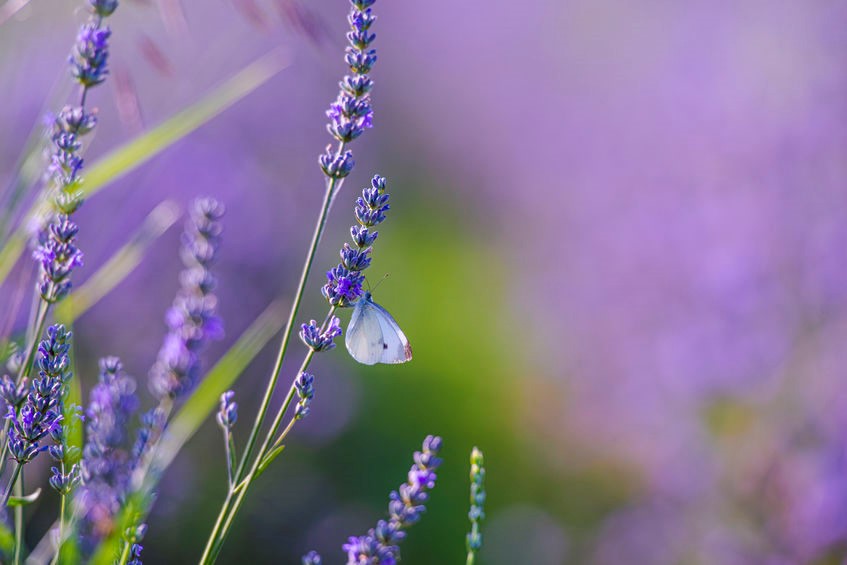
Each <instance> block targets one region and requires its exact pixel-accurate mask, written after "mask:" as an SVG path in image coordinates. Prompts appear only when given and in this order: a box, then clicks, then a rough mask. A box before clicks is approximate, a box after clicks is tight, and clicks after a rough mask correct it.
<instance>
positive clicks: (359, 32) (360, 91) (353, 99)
mask: <svg viewBox="0 0 847 565" xmlns="http://www.w3.org/2000/svg"><path fill="white" fill-rule="evenodd" d="M371 4H373V2H364V1H360V0H352V1H351V9H350V14H349V16H348V17H347V21H348V22H349V23H350V31H349V32H347V41H348V43H349V45H348V47H347V49H346V50H345V56H344V60H345V62H346V63H347V66H348V67H349V68H350V72H351V73H352V74H350V75H347V76H345V77H344V78H343V79H342V80H341V82H340V83H339V86H340V87H341V90H340V92H339V93H338V97H337V98H336V99H335V101H334V102H333V103H332V104H330V106H329V110H327V112H326V115H327V117H328V118H329V123H328V124H327V131H329V133H330V135H332V137H334V138H335V139H336V140H337V141H338V148H337V149H333V147H332V145H329V146H327V149H326V152H325V153H324V154H322V155H321V156H320V158H319V159H318V162H319V164H320V166H321V169H322V170H323V172H324V174H325V175H326V176H327V177H329V178H331V179H341V178H344V177H346V176H347V175H349V174H350V171H351V170H352V169H353V165H354V164H355V162H354V161H353V155H352V153H350V151H346V150H345V149H344V146H345V145H346V144H347V143H349V142H351V141H353V140H354V139H356V138H357V137H359V136H360V135H362V133H364V131H365V130H366V129H368V128H371V127H373V108H372V107H371V97H370V91H371V89H372V88H373V81H372V80H371V78H370V77H369V76H368V74H369V73H370V72H371V69H372V68H373V65H374V63H376V50H375V49H371V48H370V46H371V43H373V41H374V39H376V35H375V34H374V33H372V32H371V31H370V28H371V26H372V25H373V23H374V22H375V21H376V16H374V15H373V13H372V12H371V10H370V8H369V6H370V5H371Z"/></svg>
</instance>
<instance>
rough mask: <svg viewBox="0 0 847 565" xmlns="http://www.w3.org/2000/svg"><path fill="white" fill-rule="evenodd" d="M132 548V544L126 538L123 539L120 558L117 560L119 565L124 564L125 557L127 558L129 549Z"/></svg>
mask: <svg viewBox="0 0 847 565" xmlns="http://www.w3.org/2000/svg"><path fill="white" fill-rule="evenodd" d="M131 548H132V544H131V543H129V542H128V541H127V540H124V549H123V551H121V559H120V561H119V562H118V563H119V565H126V561H127V559H129V550H130V549H131Z"/></svg>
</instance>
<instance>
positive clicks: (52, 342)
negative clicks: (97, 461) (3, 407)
mask: <svg viewBox="0 0 847 565" xmlns="http://www.w3.org/2000/svg"><path fill="white" fill-rule="evenodd" d="M71 337H72V334H71V332H69V331H67V330H65V327H64V326H63V325H55V326H50V327H49V328H47V338H46V339H44V340H43V341H42V342H41V343H40V344H39V345H38V355H39V357H38V361H37V366H38V377H36V378H35V379H33V381H32V384H31V385H30V387H29V393H28V394H27V397H26V401H25V403H24V404H23V406H21V408H20V410H19V411H18V410H16V409H15V405H14V404H12V403H9V406H8V413H7V415H6V418H8V419H9V420H10V422H11V426H10V428H9V448H10V451H11V453H12V458H13V459H15V461H17V462H18V463H19V464H21V465H23V464H25V463H28V462H29V461H31V460H32V459H33V458H35V456H36V455H38V453H40V452H41V451H44V450H46V449H47V446H41V445H40V442H41V441H42V440H43V439H44V438H45V437H46V436H47V435H48V434H50V435H51V436H53V438H54V439H57V440H60V441H61V440H62V438H63V431H62V406H63V405H62V389H63V386H64V385H65V384H66V383H67V382H68V381H69V380H70V379H71V377H72V376H73V375H72V373H71V372H70V371H69V367H70V360H69V358H68V350H69V349H70V340H71ZM6 388H8V387H6ZM17 393H18V390H17V389H16V390H15V395H16V396H17ZM10 394H11V393H10ZM7 402H8V401H7Z"/></svg>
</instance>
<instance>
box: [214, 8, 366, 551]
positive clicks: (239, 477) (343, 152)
mask: <svg viewBox="0 0 847 565" xmlns="http://www.w3.org/2000/svg"><path fill="white" fill-rule="evenodd" d="M374 1H375V0H350V4H351V10H350V13H349V16H348V22H349V23H350V31H349V32H348V33H347V40H348V43H349V45H348V47H347V48H346V52H345V62H346V63H347V66H348V68H349V70H350V74H348V75H346V76H345V77H344V78H343V79H342V80H341V82H340V83H339V86H340V92H339V94H338V97H337V98H336V100H335V101H334V102H333V103H332V104H330V108H329V110H328V111H327V117H328V118H329V123H328V125H327V130H328V131H329V133H330V135H332V137H333V138H334V139H335V141H336V145H335V147H333V145H332V144H330V145H328V146H327V148H326V150H325V152H324V153H323V154H321V155H320V157H319V159H318V163H319V165H320V168H321V170H322V171H323V174H324V177H325V185H324V198H323V203H322V205H321V209H320V212H319V214H318V218H317V221H316V223H315V227H314V231H313V234H312V240H311V243H310V244H309V248H308V250H307V252H306V259H305V262H304V265H303V269H302V271H301V273H300V279H299V282H298V284H297V289H296V290H295V292H294V297H293V300H292V304H291V310H290V312H289V316H288V320H287V323H286V326H285V330H284V331H283V336H282V341H281V343H280V346H279V350H278V353H277V357H276V362H275V363H274V367H273V369H272V370H271V374H270V377H269V379H268V383H267V386H266V388H265V393H264V395H263V397H262V402H261V404H260V406H259V409H258V411H257V413H256V418H255V420H254V422H253V426H252V427H251V429H250V434H249V436H248V439H247V443H246V445H245V447H244V450H243V452H242V455H241V458H240V460H239V464H238V467H237V469H236V472H235V476H234V481H233V482H234V484H235V485H236V486H235V487H234V488H230V489H228V491H227V495H226V498H225V500H224V503H223V505H222V507H221V510H220V512H219V514H218V517H217V519H216V521H215V524H214V526H213V528H212V531H211V533H210V535H209V539H208V541H207V543H206V547H205V549H204V551H203V555H202V557H201V562H202V563H211V562H213V561H214V560H215V559H216V557H217V555H218V553H219V551H220V548H221V546H222V545H223V542H224V539H225V538H226V535H227V534H228V532H229V529H230V527H231V525H232V522H233V520H234V518H235V515H236V514H237V512H238V510H239V508H240V506H241V504H242V501H243V499H244V496H245V494H246V492H247V490H248V489H249V487H250V484H251V483H252V481H253V480H254V479H255V477H256V475H257V472H258V471H259V468H260V467H261V465H262V462H263V461H264V459H265V457H267V456H268V455H269V453H270V451H272V442H273V439H274V436H275V435H276V433H277V431H278V429H279V426H280V424H281V421H282V417H283V416H284V414H285V412H286V411H287V410H288V407H289V406H290V404H291V402H292V400H293V398H294V396H295V394H296V393H297V387H296V386H295V383H294V382H292V385H291V387H289V390H288V394H287V395H286V397H285V399H284V401H283V403H282V406H281V407H280V410H279V412H278V413H277V417H276V418H275V420H274V422H273V423H272V424H271V427H270V429H269V430H268V433H267V434H266V436H265V440H264V442H263V443H262V445H261V448H260V449H259V451H258V453H255V454H254V450H255V448H256V444H257V442H258V439H259V434H260V433H261V429H262V427H263V425H264V423H265V418H266V417H267V413H268V409H269V408H270V402H271V398H272V396H273V393H274V390H275V389H276V385H277V383H278V381H279V377H280V373H281V371H282V365H283V360H284V359H285V355H286V352H287V351H288V344H289V342H290V339H291V332H292V329H293V327H294V324H295V320H296V319H297V315H298V313H299V309H300V302H301V300H302V298H303V293H304V291H305V288H306V282H307V280H308V277H309V273H310V271H311V268H312V262H313V260H314V257H315V252H316V251H317V248H318V244H319V243H320V241H321V237H322V236H323V232H324V228H325V226H326V221H327V218H328V216H329V210H330V208H331V206H332V202H333V200H334V199H335V196H336V195H337V194H338V192H339V191H340V189H341V186H342V184H343V181H344V178H345V177H347V176H348V175H349V174H350V172H351V171H352V170H353V166H354V164H355V163H354V160H353V155H352V153H351V152H350V151H349V150H348V149H347V146H348V144H349V143H350V142H352V141H353V140H354V139H356V138H358V137H360V136H361V135H362V133H363V132H364V131H365V129H367V128H370V127H372V125H373V110H372V108H371V98H370V92H371V90H372V88H373V80H372V79H371V78H370V76H369V75H370V72H371V69H372V68H373V65H374V64H375V63H376V58H377V57H376V51H375V50H374V49H372V48H371V44H372V43H373V41H374V39H375V37H376V36H375V35H374V34H373V33H372V32H371V31H370V29H371V26H372V25H373V23H374V21H375V20H376V16H375V15H374V14H373V13H372V11H371V9H370V7H371V5H372V4H373V3H374ZM335 308H336V306H332V307H331V308H330V311H329V313H328V314H327V316H326V318H325V322H324V324H322V325H321V326H320V328H319V333H322V332H324V331H327V330H328V329H329V328H330V327H332V325H333V322H332V320H333V314H334V312H335ZM336 324H337V323H336ZM316 351H318V350H316V349H314V348H312V347H310V348H309V351H308V352H307V354H306V358H305V359H304V361H303V363H302V365H301V369H300V370H299V371H298V372H297V377H299V376H300V375H301V374H302V373H303V372H305V370H306V368H307V367H308V366H309V363H310V362H311V359H312V356H313V355H314V354H315V353H316ZM297 377H295V379H296V378H297ZM292 423H293V422H292ZM289 428H290V426H289ZM287 429H288V428H287ZM286 432H287V430H286ZM286 432H284V433H283V436H284V434H285V433H286ZM276 444H278V441H277V442H274V445H276ZM254 455H255V456H254ZM251 458H252V464H251Z"/></svg>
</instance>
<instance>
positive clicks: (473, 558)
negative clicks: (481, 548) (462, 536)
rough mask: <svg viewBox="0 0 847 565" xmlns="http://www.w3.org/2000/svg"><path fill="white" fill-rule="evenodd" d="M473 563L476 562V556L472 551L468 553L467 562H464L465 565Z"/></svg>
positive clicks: (472, 564)
mask: <svg viewBox="0 0 847 565" xmlns="http://www.w3.org/2000/svg"><path fill="white" fill-rule="evenodd" d="M474 561H476V554H475V553H474V551H473V550H470V551H468V560H467V561H466V562H465V565H474Z"/></svg>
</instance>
